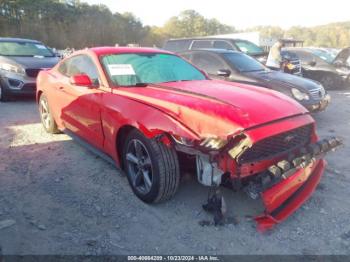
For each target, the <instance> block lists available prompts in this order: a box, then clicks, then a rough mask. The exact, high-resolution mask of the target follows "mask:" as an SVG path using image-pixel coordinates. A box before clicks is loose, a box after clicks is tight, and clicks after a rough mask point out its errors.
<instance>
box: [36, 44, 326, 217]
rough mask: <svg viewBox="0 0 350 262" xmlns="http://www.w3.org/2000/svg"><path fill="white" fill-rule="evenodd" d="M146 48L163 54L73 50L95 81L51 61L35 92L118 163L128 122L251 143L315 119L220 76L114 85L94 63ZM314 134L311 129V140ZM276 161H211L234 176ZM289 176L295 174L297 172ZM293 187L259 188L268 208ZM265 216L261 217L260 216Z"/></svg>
mask: <svg viewBox="0 0 350 262" xmlns="http://www.w3.org/2000/svg"><path fill="white" fill-rule="evenodd" d="M153 52H157V53H168V52H165V51H161V50H155V49H144V48H113V47H102V48H92V49H86V50H82V51H78V52H76V53H75V54H73V56H74V55H79V54H80V55H81V54H83V55H87V56H89V57H90V58H91V59H92V60H93V62H94V63H95V65H96V68H97V70H98V72H99V75H100V82H101V83H100V84H101V85H100V87H99V88H91V87H90V88H89V87H86V86H77V85H73V84H72V83H71V82H70V79H69V78H68V77H67V76H64V75H62V74H61V73H60V72H59V71H58V70H57V69H58V67H59V66H60V64H58V65H57V66H55V67H54V68H53V69H51V70H48V71H41V72H40V74H39V76H38V80H37V86H38V88H37V97H39V96H40V94H41V93H42V92H44V93H45V94H46V96H47V98H48V101H49V106H50V108H51V111H52V113H53V116H54V118H55V120H56V122H57V124H58V126H59V128H61V129H65V128H68V129H70V130H71V131H73V132H74V133H75V134H77V135H79V136H80V137H82V138H84V139H85V140H87V142H89V143H91V144H93V145H94V146H96V147H97V148H99V149H101V150H102V151H104V152H105V153H106V154H108V155H110V156H111V157H112V158H113V159H114V160H115V161H116V162H117V163H118V164H119V155H118V152H117V147H116V145H117V144H118V141H117V138H118V134H120V133H119V132H120V130H122V128H124V127H128V126H129V127H134V128H137V129H138V130H140V131H141V132H142V133H143V134H144V135H145V136H147V137H149V138H152V137H155V136H157V135H161V134H170V135H177V136H180V137H184V138H188V139H192V140H200V139H202V138H205V137H207V136H217V137H221V138H223V139H228V138H230V137H231V136H234V135H236V134H239V133H241V132H243V131H244V133H245V134H246V135H247V136H248V137H249V138H250V139H251V141H252V142H253V143H255V142H257V141H259V140H261V139H264V138H266V137H269V136H272V135H275V134H278V133H282V132H285V131H287V130H290V129H294V128H297V127H300V126H302V125H306V124H314V120H313V119H312V117H311V116H310V115H309V114H308V111H307V110H306V109H305V108H303V107H302V106H301V105H300V104H299V103H297V102H296V101H294V100H293V99H290V98H288V97H286V96H284V95H283V94H280V93H278V92H274V91H271V90H268V89H266V88H259V87H254V86H249V85H245V84H238V83H232V82H224V81H219V80H203V81H187V82H176V83H175V82H173V83H164V84H161V85H160V86H159V85H151V86H147V87H135V88H132V87H128V88H125V87H124V88H122V87H115V86H111V85H110V83H109V81H108V80H107V77H106V75H105V72H104V70H103V68H102V66H101V64H100V58H101V56H104V55H108V54H117V53H153ZM63 61H64V60H63ZM316 139H317V137H316V134H315V133H314V135H313V138H312V140H313V141H316ZM165 144H168V145H170V141H165ZM277 159H278V157H277V158H276V159H272V160H268V161H260V162H259V163H255V166H254V167H252V166H244V165H243V166H240V167H238V166H237V164H236V163H235V161H234V160H233V159H231V158H230V157H229V156H228V155H227V154H226V155H221V157H220V159H219V161H218V162H219V166H220V167H221V168H222V170H223V171H228V172H230V173H231V176H232V177H235V176H237V174H239V177H245V176H249V175H252V174H255V173H257V172H261V171H263V170H266V168H267V167H268V166H269V165H271V163H274V162H276V160H277ZM320 163H323V162H322V161H321V162H320ZM322 171H323V169H322ZM300 172H302V171H300ZM305 172H309V171H305ZM294 176H295V177H299V175H298V174H295V175H294ZM294 176H293V177H294ZM299 185H300V183H299V184H298V183H296V182H295V181H294V180H293V179H290V180H288V181H286V182H285V183H282V184H280V185H277V186H278V187H276V188H275V189H274V190H273V191H268V192H265V193H264V200H265V202H266V206H267V211H271V210H273V209H274V208H275V207H276V206H278V205H279V204H280V203H281V202H283V200H285V198H286V197H287V196H288V195H290V194H291V193H292V192H293V191H295V190H296V189H297V187H298V186H299ZM299 202H300V201H299ZM294 206H296V205H294ZM292 209H293V208H292ZM269 219H270V218H269V217H268V216H266V217H264V218H260V220H259V221H267V220H269ZM275 222H276V221H274V223H275ZM259 223H260V222H259ZM264 223H265V222H261V223H260V224H264ZM266 223H267V222H266Z"/></svg>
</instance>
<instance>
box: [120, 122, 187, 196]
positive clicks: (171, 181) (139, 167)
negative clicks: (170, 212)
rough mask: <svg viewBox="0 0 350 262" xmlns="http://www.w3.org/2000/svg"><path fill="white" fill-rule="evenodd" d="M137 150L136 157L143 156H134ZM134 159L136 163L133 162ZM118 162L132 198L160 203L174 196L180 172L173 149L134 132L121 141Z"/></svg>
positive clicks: (136, 131)
mask: <svg viewBox="0 0 350 262" xmlns="http://www.w3.org/2000/svg"><path fill="white" fill-rule="evenodd" d="M137 147H138V148H141V151H140V152H141V153H140V154H139V156H140V155H142V156H143V157H138V156H137V155H138V153H137V152H136V151H135V152H134V151H133V150H134V149H135V150H136V148H137ZM147 155H148V156H149V157H147ZM134 157H136V160H135V159H133V158H134ZM130 159H133V160H132V161H131V160H130ZM140 159H141V160H140ZM149 160H150V161H149ZM122 161H123V168H124V170H125V172H126V174H127V177H128V181H129V184H130V186H131V188H132V190H133V192H134V193H135V195H136V196H137V197H138V198H140V199H141V200H142V201H144V202H146V203H156V202H161V201H165V200H168V199H170V198H171V197H172V196H173V195H174V194H175V193H176V191H177V189H178V187H179V182H180V169H179V161H178V158H177V154H176V151H175V150H174V149H173V148H169V147H167V146H166V145H164V144H163V143H160V142H158V141H156V140H153V139H148V138H146V137H145V136H144V135H143V134H141V133H140V132H139V131H138V130H136V129H135V130H132V131H131V132H130V133H129V134H128V136H127V138H126V140H125V143H124V146H123V148H122ZM136 162H138V164H136ZM145 163H147V164H145ZM149 164H151V166H150V167H149ZM143 165H144V166H143ZM139 171H140V172H139ZM145 174H146V175H145ZM146 178H147V179H146ZM136 181H138V182H136ZM146 181H149V182H151V184H150V183H146Z"/></svg>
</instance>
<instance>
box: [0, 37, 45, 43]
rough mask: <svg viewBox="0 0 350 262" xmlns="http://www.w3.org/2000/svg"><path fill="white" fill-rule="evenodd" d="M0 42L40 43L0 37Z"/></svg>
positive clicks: (31, 40)
mask: <svg viewBox="0 0 350 262" xmlns="http://www.w3.org/2000/svg"><path fill="white" fill-rule="evenodd" d="M0 42H20V43H40V44H41V42H40V41H37V40H33V39H25V38H12V37H0Z"/></svg>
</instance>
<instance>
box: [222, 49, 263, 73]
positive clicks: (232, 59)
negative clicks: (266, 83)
mask: <svg viewBox="0 0 350 262" xmlns="http://www.w3.org/2000/svg"><path fill="white" fill-rule="evenodd" d="M224 57H225V59H226V61H227V62H228V63H230V64H231V65H232V66H233V67H234V68H236V69H237V70H238V71H240V72H254V71H265V70H268V69H267V68H266V67H265V66H264V65H263V64H261V63H259V62H258V61H256V60H255V59H254V58H252V57H250V56H248V55H246V54H242V53H226V54H225V55H224Z"/></svg>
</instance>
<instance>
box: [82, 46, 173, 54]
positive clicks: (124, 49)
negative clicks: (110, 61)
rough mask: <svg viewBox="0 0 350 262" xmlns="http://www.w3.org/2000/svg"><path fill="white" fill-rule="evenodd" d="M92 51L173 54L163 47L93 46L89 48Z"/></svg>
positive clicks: (102, 52)
mask: <svg viewBox="0 0 350 262" xmlns="http://www.w3.org/2000/svg"><path fill="white" fill-rule="evenodd" d="M88 50H90V51H91V52H93V53H95V54H96V55H98V56H103V55H109V54H123V53H161V54H173V53H172V52H168V51H165V50H161V49H156V48H144V47H112V46H104V47H93V48H89V49H88Z"/></svg>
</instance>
